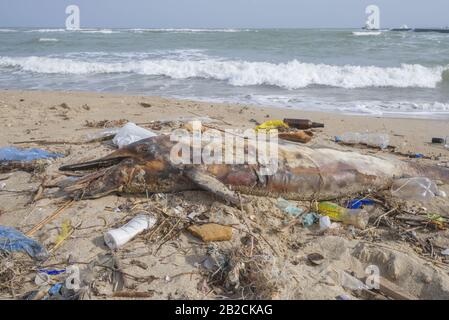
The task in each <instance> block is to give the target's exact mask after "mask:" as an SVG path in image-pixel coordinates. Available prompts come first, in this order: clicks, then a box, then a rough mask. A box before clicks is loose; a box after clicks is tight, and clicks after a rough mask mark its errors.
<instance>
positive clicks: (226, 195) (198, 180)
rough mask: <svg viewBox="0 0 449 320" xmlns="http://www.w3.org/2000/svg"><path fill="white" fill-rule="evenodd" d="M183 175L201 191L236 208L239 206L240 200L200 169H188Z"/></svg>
mask: <svg viewBox="0 0 449 320" xmlns="http://www.w3.org/2000/svg"><path fill="white" fill-rule="evenodd" d="M185 175H186V176H187V177H188V178H189V179H190V180H192V181H193V182H194V183H195V184H196V185H197V186H198V187H200V188H201V189H203V190H206V191H209V192H212V193H213V194H215V195H217V196H218V197H220V198H222V199H224V200H226V201H228V202H230V203H232V204H233V205H236V206H237V205H239V204H240V198H239V196H238V195H237V194H236V193H235V192H234V191H232V190H230V189H229V188H228V187H227V186H226V185H225V184H223V183H222V182H220V181H219V180H218V179H216V178H215V177H213V176H211V175H210V174H208V173H206V172H204V171H203V170H201V168H191V169H188V170H187V171H186V172H185Z"/></svg>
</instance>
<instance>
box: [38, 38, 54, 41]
mask: <svg viewBox="0 0 449 320" xmlns="http://www.w3.org/2000/svg"><path fill="white" fill-rule="evenodd" d="M58 41H59V39H56V38H39V42H58Z"/></svg>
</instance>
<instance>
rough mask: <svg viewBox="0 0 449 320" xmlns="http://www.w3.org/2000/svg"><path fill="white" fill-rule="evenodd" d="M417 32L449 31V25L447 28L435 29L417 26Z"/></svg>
mask: <svg viewBox="0 0 449 320" xmlns="http://www.w3.org/2000/svg"><path fill="white" fill-rule="evenodd" d="M413 31H415V32H438V33H449V27H446V28H439V29H433V28H417V29H414V30H413Z"/></svg>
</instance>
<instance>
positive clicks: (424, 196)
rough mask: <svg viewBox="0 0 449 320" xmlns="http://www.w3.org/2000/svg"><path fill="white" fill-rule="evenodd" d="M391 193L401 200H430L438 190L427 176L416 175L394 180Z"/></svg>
mask: <svg viewBox="0 0 449 320" xmlns="http://www.w3.org/2000/svg"><path fill="white" fill-rule="evenodd" d="M391 194H392V195H393V196H395V197H398V198H401V199H403V200H416V201H420V202H430V201H431V200H432V199H433V198H434V197H435V196H436V195H438V194H439V192H438V187H437V185H436V184H435V182H433V181H432V180H430V179H429V178H425V177H416V178H407V179H398V180H395V181H394V182H393V185H392V187H391Z"/></svg>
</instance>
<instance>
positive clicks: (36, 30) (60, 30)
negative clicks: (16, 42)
mask: <svg viewBox="0 0 449 320" xmlns="http://www.w3.org/2000/svg"><path fill="white" fill-rule="evenodd" d="M65 31H66V30H65V29H35V30H27V31H26V32H39V33H48V32H65Z"/></svg>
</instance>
